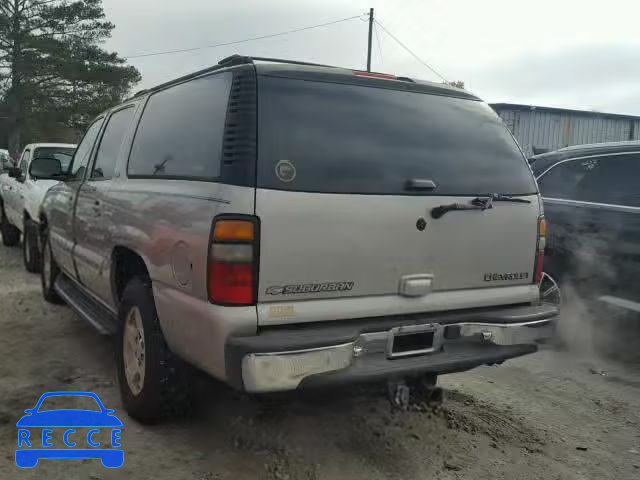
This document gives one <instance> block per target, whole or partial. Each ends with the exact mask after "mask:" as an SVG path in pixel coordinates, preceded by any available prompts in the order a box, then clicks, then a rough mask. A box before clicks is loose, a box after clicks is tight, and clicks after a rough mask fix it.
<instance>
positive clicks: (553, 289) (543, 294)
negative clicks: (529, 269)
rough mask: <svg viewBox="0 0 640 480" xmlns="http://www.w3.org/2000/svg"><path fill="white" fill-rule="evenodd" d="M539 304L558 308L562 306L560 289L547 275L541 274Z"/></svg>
mask: <svg viewBox="0 0 640 480" xmlns="http://www.w3.org/2000/svg"><path fill="white" fill-rule="evenodd" d="M540 303H542V304H543V305H552V306H554V307H558V308H560V306H561V305H562V294H561V293H560V287H559V286H558V283H557V282H556V281H555V280H554V279H553V277H552V276H551V275H549V274H548V273H543V274H542V280H541V281H540Z"/></svg>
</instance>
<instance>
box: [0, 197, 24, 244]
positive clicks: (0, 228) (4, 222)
mask: <svg viewBox="0 0 640 480" xmlns="http://www.w3.org/2000/svg"><path fill="white" fill-rule="evenodd" d="M0 209H1V210H2V212H0V214H1V215H2V218H0V232H2V243H3V244H4V245H5V246H6V247H14V246H16V245H17V244H18V243H19V242H20V230H18V229H17V228H16V227H15V226H13V225H11V223H9V220H8V219H7V217H6V215H5V214H4V207H3V206H0Z"/></svg>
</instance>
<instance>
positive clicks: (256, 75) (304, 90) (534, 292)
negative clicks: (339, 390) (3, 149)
mask: <svg viewBox="0 0 640 480" xmlns="http://www.w3.org/2000/svg"><path fill="white" fill-rule="evenodd" d="M32 168H35V169H38V168H39V167H38V165H37V164H36V162H34V163H33V164H32ZM38 175H39V178H44V177H45V176H44V175H43V174H42V173H39V174H38ZM51 176H53V177H54V178H56V179H60V178H63V179H64V181H63V182H61V183H59V184H57V185H56V186H54V187H52V188H51V189H50V190H49V192H48V194H47V196H46V198H45V200H44V203H43V207H42V209H41V213H40V225H42V232H41V240H42V242H43V268H42V287H43V293H44V296H45V298H46V299H47V300H49V301H60V300H63V301H64V302H66V303H67V304H69V305H70V306H71V307H72V308H73V309H74V310H75V311H76V312H77V313H78V314H79V315H80V316H81V317H83V318H84V319H86V320H87V321H89V322H90V323H91V324H93V325H94V326H95V327H96V328H97V329H98V330H99V331H101V332H103V333H107V334H114V335H115V336H116V339H117V342H116V344H117V363H118V374H119V383H120V389H121V394H122V399H123V403H124V406H125V408H126V409H127V411H128V412H129V414H130V415H131V416H133V417H135V418H137V419H139V420H141V421H147V422H149V421H154V420H157V419H159V418H161V417H163V416H165V415H167V414H172V413H174V412H176V411H178V410H181V409H182V408H183V407H184V405H185V404H186V402H187V401H188V393H189V388H188V381H187V379H188V376H187V375H186V374H185V370H186V365H187V364H190V365H192V366H195V367H197V368H199V369H201V370H203V371H205V372H207V373H208V374H210V375H212V376H213V377H215V378H218V379H220V380H223V381H225V382H227V383H228V384H230V385H232V386H234V387H236V388H238V389H241V390H244V391H248V392H274V391H286V390H294V389H306V388H313V387H319V386H328V385H331V384H339V383H355V382H367V381H385V380H386V381H389V382H392V381H395V382H396V384H397V385H401V384H402V382H403V381H404V380H407V381H408V380H412V381H413V380H415V379H420V378H423V379H429V381H430V382H431V383H433V382H434V380H435V378H436V376H437V375H440V374H445V373H450V372H456V371H462V370H468V369H471V368H474V367H476V366H478V365H483V364H497V363H501V362H503V361H504V360H506V359H509V358H513V357H518V356H520V355H525V354H528V353H532V352H535V351H536V349H537V343H539V342H540V341H542V340H544V339H546V338H548V337H549V336H550V335H551V334H552V330H553V326H554V322H555V318H556V316H557V314H558V311H557V309H556V308H555V307H553V306H550V305H546V304H544V303H543V302H541V301H540V298H539V290H538V282H539V280H540V278H541V275H542V267H543V251H544V246H545V231H546V224H545V221H544V218H543V212H542V203H541V201H540V196H539V194H538V188H537V186H536V182H535V180H534V178H533V175H532V173H531V170H530V169H529V168H528V166H527V162H526V160H525V158H524V157H523V155H522V152H521V151H520V149H519V148H518V146H517V144H516V142H515V141H514V139H513V137H512V136H511V135H510V134H509V132H508V131H507V130H506V128H505V127H504V126H503V124H502V122H501V121H500V119H499V118H498V117H497V116H496V114H495V113H494V112H493V111H492V110H491V108H489V107H488V106H487V104H485V103H484V102H482V101H481V100H480V99H478V98H477V97H475V96H474V95H472V94H470V93H468V92H466V91H464V90H459V89H455V88H450V87H448V86H445V85H441V84H434V83H428V82H421V81H417V80H413V79H410V78H406V77H395V76H392V75H386V74H379V73H370V72H362V71H356V70H349V69H344V68H337V67H328V66H323V65H314V64H308V63H303V62H293V61H283V60H277V59H265V58H250V57H243V56H238V55H234V56H232V57H228V58H226V59H224V60H222V61H221V62H219V64H217V65H216V66H214V67H212V68H208V69H206V70H202V71H198V72H195V73H193V74H191V75H187V76H185V77H182V78H178V79H176V80H174V81H171V82H168V83H165V84H163V85H159V86H158V87H155V88H152V89H149V90H145V91H142V92H139V93H138V94H136V95H135V96H134V97H133V98H131V99H129V100H127V101H125V102H124V103H122V104H121V105H118V106H117V107H114V108H112V109H111V110H109V111H107V112H105V113H104V114H102V115H100V116H99V117H98V118H96V119H95V120H94V121H93V123H92V124H91V125H90V126H89V128H88V130H87V132H86V134H85V136H84V139H83V140H82V142H81V143H80V145H79V147H78V149H77V151H76V152H75V156H74V158H73V161H72V163H71V166H70V168H69V169H68V170H67V171H64V172H51Z"/></svg>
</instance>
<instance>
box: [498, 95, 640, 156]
mask: <svg viewBox="0 0 640 480" xmlns="http://www.w3.org/2000/svg"><path fill="white" fill-rule="evenodd" d="M491 107H493V109H494V110H495V111H496V112H497V113H498V115H500V117H501V118H502V120H503V121H504V123H505V124H506V125H507V128H509V130H511V133H513V136H514V137H516V139H517V140H518V143H519V144H520V146H521V147H522V149H523V150H524V152H525V153H526V154H527V156H528V157H530V156H532V155H535V154H537V153H544V152H549V151H552V150H557V149H559V148H563V147H568V146H571V145H582V144H585V143H601V142H618V141H624V140H639V139H640V117H635V116H632V115H618V114H613V113H600V112H590V111H585V110H568V109H564V108H552V107H537V106H533V105H518V104H513V103H493V104H491Z"/></svg>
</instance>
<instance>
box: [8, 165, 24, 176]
mask: <svg viewBox="0 0 640 480" xmlns="http://www.w3.org/2000/svg"><path fill="white" fill-rule="evenodd" d="M9 176H10V177H11V178H20V177H21V176H22V170H20V169H19V168H18V167H9Z"/></svg>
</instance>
